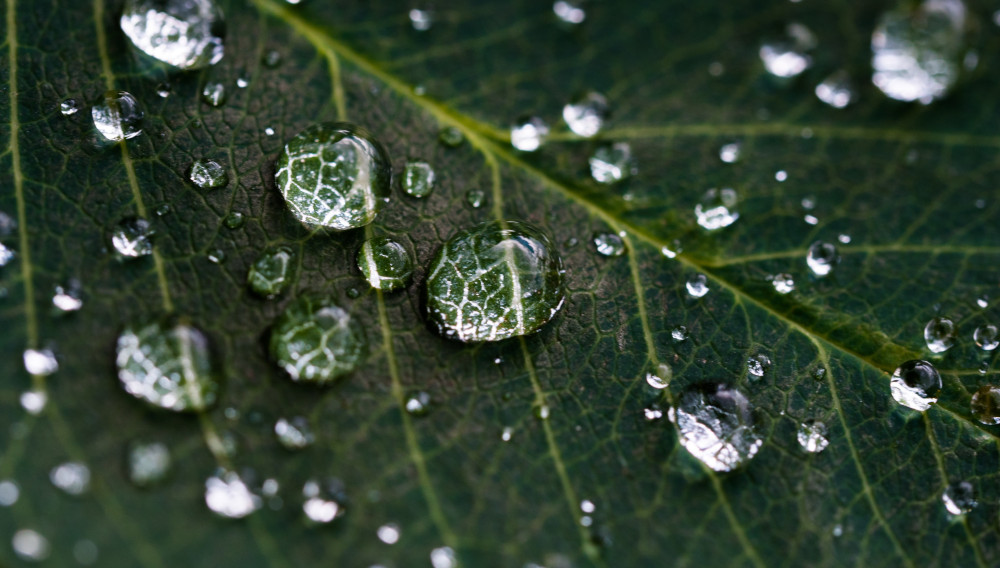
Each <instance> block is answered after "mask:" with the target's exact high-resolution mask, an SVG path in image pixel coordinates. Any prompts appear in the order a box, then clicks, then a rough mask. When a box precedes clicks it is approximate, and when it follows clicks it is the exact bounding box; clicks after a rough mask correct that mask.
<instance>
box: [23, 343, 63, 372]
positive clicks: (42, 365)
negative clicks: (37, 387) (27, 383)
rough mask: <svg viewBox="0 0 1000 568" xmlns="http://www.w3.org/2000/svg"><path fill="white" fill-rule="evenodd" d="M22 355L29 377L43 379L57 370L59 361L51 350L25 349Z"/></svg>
mask: <svg viewBox="0 0 1000 568" xmlns="http://www.w3.org/2000/svg"><path fill="white" fill-rule="evenodd" d="M22 355H23V358H24V370H25V371H28V374H29V375H36V376H40V377H45V376H48V375H51V374H52V373H55V372H56V371H58V370H59V361H57V360H56V355H55V353H53V352H52V350H51V349H25V350H24V353H23V354H22Z"/></svg>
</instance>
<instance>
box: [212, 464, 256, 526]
mask: <svg viewBox="0 0 1000 568" xmlns="http://www.w3.org/2000/svg"><path fill="white" fill-rule="evenodd" d="M205 504H206V505H208V508H209V510H210V511H212V512H213V513H215V514H216V515H219V516H220V517H226V518H229V519H241V518H243V517H246V516H247V515H249V514H251V513H253V512H254V511H256V510H257V509H259V508H260V505H261V499H260V497H259V496H257V495H255V494H254V493H253V492H252V491H250V488H249V487H248V486H247V484H246V483H245V482H244V481H243V479H242V478H240V476H239V474H237V473H236V472H234V471H219V472H218V473H217V474H216V475H213V476H212V477H209V478H208V479H206V480H205Z"/></svg>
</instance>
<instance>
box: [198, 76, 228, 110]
mask: <svg viewBox="0 0 1000 568" xmlns="http://www.w3.org/2000/svg"><path fill="white" fill-rule="evenodd" d="M227 97H228V93H227V92H226V86H225V85H223V84H222V83H218V82H209V83H205V87H204V88H203V89H202V90H201V100H203V101H205V102H206V103H208V104H209V105H211V106H213V107H220V106H222V105H224V104H226V98H227Z"/></svg>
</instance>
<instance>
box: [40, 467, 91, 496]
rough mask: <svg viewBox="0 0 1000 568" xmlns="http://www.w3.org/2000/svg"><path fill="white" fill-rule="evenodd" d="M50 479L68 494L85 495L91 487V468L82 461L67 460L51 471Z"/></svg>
mask: <svg viewBox="0 0 1000 568" xmlns="http://www.w3.org/2000/svg"><path fill="white" fill-rule="evenodd" d="M49 481H51V482H52V485H54V486H56V487H57V488H59V489H61V490H62V491H63V492H65V493H66V494H67V495H74V496H77V495H83V494H84V493H86V492H87V490H88V489H90V468H89V467H87V465H86V464H84V463H80V462H66V463H62V464H59V465H57V466H56V467H54V468H52V470H51V471H49Z"/></svg>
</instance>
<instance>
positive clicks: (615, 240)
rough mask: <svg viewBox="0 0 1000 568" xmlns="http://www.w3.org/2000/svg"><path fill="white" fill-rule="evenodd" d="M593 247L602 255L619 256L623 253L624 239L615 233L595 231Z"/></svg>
mask: <svg viewBox="0 0 1000 568" xmlns="http://www.w3.org/2000/svg"><path fill="white" fill-rule="evenodd" d="M593 241H594V247H595V248H596V249H597V254H600V255H602V256H621V255H623V254H625V241H623V240H622V238H621V237H620V236H618V235H617V234H615V233H595V234H594V239H593Z"/></svg>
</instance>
